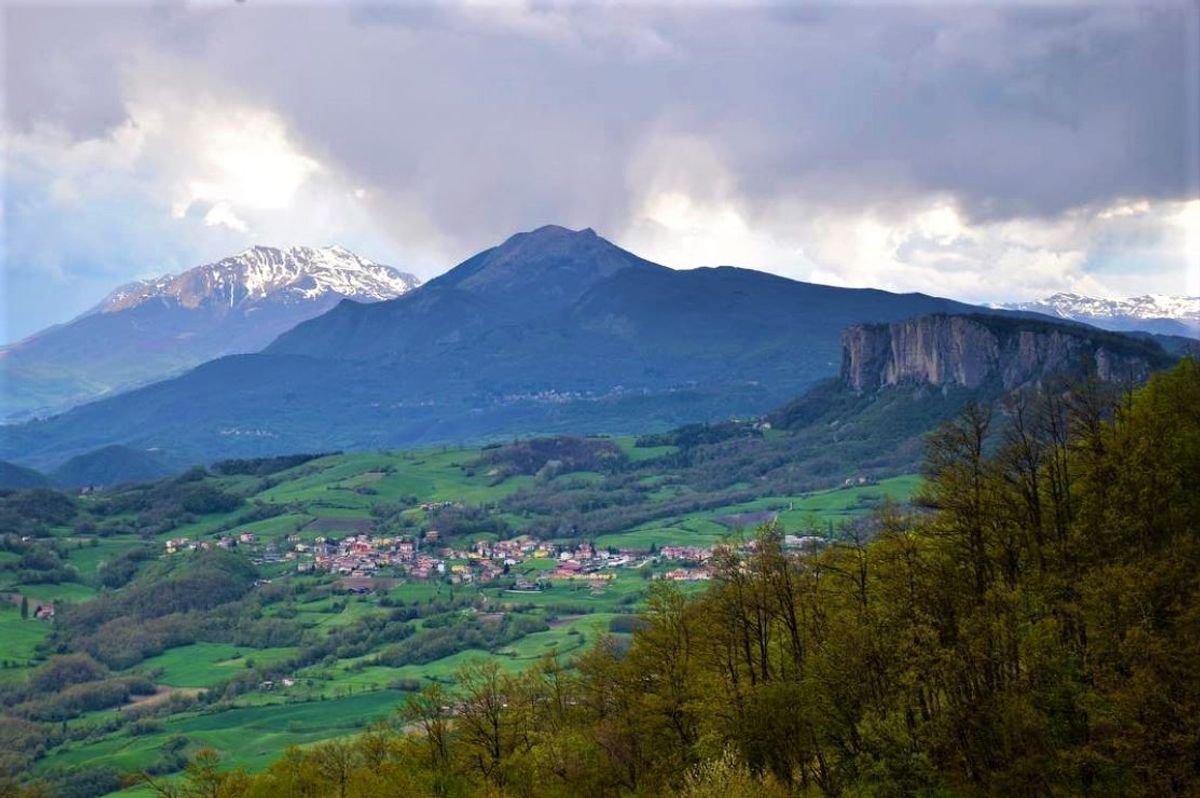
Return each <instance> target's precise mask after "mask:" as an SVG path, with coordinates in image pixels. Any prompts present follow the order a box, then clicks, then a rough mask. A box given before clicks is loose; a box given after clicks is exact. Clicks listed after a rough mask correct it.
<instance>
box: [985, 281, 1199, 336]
mask: <svg viewBox="0 0 1200 798" xmlns="http://www.w3.org/2000/svg"><path fill="white" fill-rule="evenodd" d="M996 307H999V308H1003V309H1006V310H1024V311H1031V312H1034V313H1041V314H1044V315H1047V316H1053V317H1057V318H1062V319H1071V320H1073V321H1079V322H1084V323H1087V324H1092V325H1094V326H1097V327H1101V328H1103V329H1107V330H1116V331H1122V332H1125V331H1133V330H1142V331H1145V332H1151V333H1159V334H1164V335H1183V336H1190V337H1196V336H1200V297H1188V296H1167V295H1165V294H1143V295H1141V296H1134V297H1128V298H1125V299H1108V298H1104V297H1091V296H1085V295H1083V294H1076V293H1072V292H1068V291H1060V292H1058V293H1056V294H1051V295H1050V296H1048V297H1045V298H1044V299H1038V300H1033V301H1027V302H1009V303H1004V304H1000V305H997V306H996Z"/></svg>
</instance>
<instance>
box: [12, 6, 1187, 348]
mask: <svg viewBox="0 0 1200 798" xmlns="http://www.w3.org/2000/svg"><path fill="white" fill-rule="evenodd" d="M3 13H4V21H5V23H6V34H5V45H6V46H5V48H4V50H5V54H4V58H5V67H6V71H7V77H6V81H5V90H6V97H5V100H6V103H5V113H6V120H5V129H6V140H7V142H9V147H8V152H9V156H8V161H9V163H8V165H7V167H6V176H5V188H6V190H7V195H8V196H7V199H6V208H5V217H6V218H5V221H6V235H7V237H8V239H9V246H8V247H7V250H8V251H7V252H6V259H7V262H6V264H5V271H6V272H8V273H9V274H10V275H16V277H12V276H10V282H13V281H15V284H16V286H17V290H18V291H21V292H23V293H28V292H34V293H36V291H35V289H34V288H33V287H31V286H32V283H31V281H35V280H37V279H41V278H42V276H46V279H51V280H57V281H59V283H60V284H62V285H67V284H69V285H70V286H71V289H70V291H68V292H67V293H68V294H69V295H70V296H71V297H74V299H72V301H73V302H74V303H75V305H79V304H82V303H83V302H84V301H85V300H84V298H83V297H84V295H85V294H88V293H89V292H90V294H91V296H92V299H93V300H94V299H98V298H99V296H100V295H102V294H103V293H105V291H106V290H107V288H108V287H110V286H109V285H101V283H105V282H106V281H110V280H111V281H116V279H117V278H118V277H121V276H128V275H127V273H130V272H138V273H141V272H146V271H152V270H156V269H160V268H162V267H164V266H165V265H180V266H182V265H190V264H192V263H194V262H199V261H200V260H202V259H204V258H209V257H219V256H221V255H224V254H227V253H228V251H230V250H232V249H236V248H239V247H240V246H244V245H245V244H247V243H251V242H253V241H263V242H267V243H305V242H311V243H329V242H334V241H336V242H338V243H342V244H344V245H346V246H348V247H351V248H356V249H363V250H364V254H366V255H368V256H371V257H375V258H377V259H381V260H385V261H389V262H393V263H396V264H397V265H400V266H403V267H406V268H410V269H413V270H415V271H417V272H419V273H422V274H423V275H424V276H430V275H431V274H433V273H436V272H437V271H439V270H441V269H444V268H446V267H448V266H450V265H452V264H453V263H455V262H457V261H458V260H460V259H462V258H464V257H466V256H468V255H470V254H472V253H473V252H475V251H477V250H478V249H481V248H483V247H485V246H488V245H491V244H493V243H495V242H496V241H498V240H502V239H503V238H504V237H506V236H507V235H509V234H510V233H512V232H513V231H515V230H520V229H528V228H531V227H534V226H537V225H540V224H543V223H546V222H558V223H563V224H568V225H572V226H577V227H582V226H592V227H595V228H596V229H598V230H600V231H601V232H602V233H606V234H608V235H609V236H610V237H612V238H614V240H616V241H617V242H618V243H620V244H622V245H625V246H628V247H630V248H633V249H635V250H642V251H643V254H646V255H647V256H650V257H654V258H657V259H659V260H663V261H665V262H667V263H668V264H670V265H675V266H692V265H702V264H714V263H735V264H738V265H745V266H752V267H757V268H768V269H771V270H774V271H779V272H780V273H785V274H789V275H791V276H796V277H800V278H805V279H814V280H835V281H840V282H843V283H847V284H856V285H860V284H866V283H875V284H880V285H883V286H885V287H889V288H893V289H897V290H926V291H932V292H935V293H943V294H955V295H958V296H962V297H963V298H970V299H1004V298H1008V297H1016V296H1025V295H1029V294H1031V293H1035V292H1041V291H1048V290H1058V289H1060V288H1065V287H1075V288H1076V289H1077V290H1090V291H1095V292H1098V293H1120V292H1127V291H1136V292H1141V291H1144V290H1161V291H1176V292H1178V291H1180V290H1184V289H1185V288H1186V287H1187V285H1188V283H1187V280H1188V279H1191V280H1192V282H1191V283H1190V285H1191V288H1188V289H1187V290H1191V291H1193V292H1195V291H1197V290H1200V288H1197V283H1198V282H1200V278H1198V277H1195V276H1193V277H1188V276H1187V275H1189V274H1195V273H1196V272H1197V271H1198V269H1200V267H1196V266H1195V265H1194V264H1195V262H1196V260H1197V258H1196V257H1195V255H1194V254H1193V255H1191V256H1189V254H1188V253H1189V252H1193V253H1194V246H1193V248H1192V250H1189V249H1188V246H1192V245H1189V244H1188V241H1189V239H1188V232H1187V231H1188V230H1194V229H1195V225H1194V223H1192V222H1190V221H1188V220H1190V219H1191V218H1192V217H1191V216H1188V214H1189V213H1191V211H1188V210H1187V208H1188V207H1191V206H1188V205H1187V204H1186V203H1188V202H1189V201H1193V200H1196V199H1198V198H1200V158H1198V157H1197V150H1198V149H1200V145H1198V144H1197V142H1200V112H1198V111H1197V104H1198V103H1200V100H1198V99H1197V98H1200V87H1198V86H1197V79H1198V78H1197V71H1198V70H1200V64H1198V62H1197V54H1196V49H1197V46H1196V44H1195V42H1196V40H1197V38H1198V37H1197V31H1198V27H1197V14H1198V12H1197V8H1196V6H1195V5H1194V4H1193V3H1189V2H1184V0H1179V2H1172V1H1171V0H1164V2H1159V3H1155V4H1149V5H1147V4H1133V3H1129V4H1124V3H1115V2H1114V3H1107V4H1095V5H1088V6H1079V5H1058V4H1046V5H1033V4H1018V5H1016V6H1011V5H1007V4H1004V5H1002V4H990V3H984V4H973V5H966V4H962V3H929V4H925V3H917V4H912V3H905V4H889V3H884V4H870V5H867V4H856V3H850V4H845V5H834V4H822V5H819V6H815V7H805V8H801V9H798V8H796V7H794V6H791V5H783V4H780V5H773V4H765V5H764V4H745V5H741V4H733V3H723V4H708V5H705V6H703V7H697V6H695V5H694V4H678V3H662V4H650V5H641V4H621V3H591V4H565V3H553V2H552V3H524V2H504V3H491V2H489V3H472V2H467V3H458V4H436V5H434V4H428V5H414V4H393V3H385V4H379V3H375V4H352V5H349V6H342V5H332V4H324V3H314V4H311V5H302V6H296V5H292V4H274V3H263V2H259V3H245V4H162V5H159V4H155V5H149V4H147V5H145V6H135V5H124V6H111V5H108V4H104V5H102V6H101V5H97V6H93V5H86V4H85V5H83V6H78V5H73V6H61V7H56V6H46V5H40V4H39V5H34V4H8V5H6V6H5V7H4V11H3ZM1181 209H1182V210H1181ZM1180 219H1182V220H1183V221H1180ZM314 239H319V240H316V241H314ZM1191 240H1194V235H1193V239H1191ZM1189 257H1190V260H1189ZM1189 263H1190V264H1193V265H1192V266H1191V267H1189ZM1189 268H1191V272H1189ZM12 293H14V292H12V291H10V292H9V294H10V295H11V294H12ZM21 304H22V305H27V306H28V308H27V309H26V308H22V309H21V311H20V312H21V314H22V318H23V319H24V320H23V321H21V322H20V323H19V324H10V327H12V328H13V329H22V330H28V329H31V328H32V327H33V326H40V325H39V324H38V323H37V322H36V320H35V319H36V317H38V315H39V314H40V316H41V317H42V318H43V319H44V321H50V320H52V319H53V318H60V317H61V316H62V314H64V313H66V312H67V311H66V309H56V308H54V307H51V306H48V305H43V306H39V305H38V303H37V302H29V303H25V302H22V303H21ZM56 314H57V316H56ZM10 315H11V314H10Z"/></svg>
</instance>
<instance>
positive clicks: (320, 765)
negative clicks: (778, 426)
mask: <svg viewBox="0 0 1200 798" xmlns="http://www.w3.org/2000/svg"><path fill="white" fill-rule="evenodd" d="M1001 413H1002V416H1001V415H1000V414H1001ZM989 441H992V442H993V443H992V444H991V445H989ZM926 477H927V481H926V488H925V490H924V493H923V496H922V499H923V503H924V505H925V508H926V509H925V510H924V511H920V512H915V513H912V514H901V513H899V512H896V511H894V510H893V511H884V512H882V513H881V514H880V516H879V518H878V520H877V523H876V526H877V530H876V533H875V535H874V536H873V537H872V539H871V540H869V541H867V540H865V539H864V540H859V541H854V540H851V541H849V542H845V543H839V544H837V545H834V546H832V547H830V548H828V549H826V550H825V551H823V552H821V553H819V554H813V555H807V556H794V555H791V554H789V553H787V552H785V551H784V550H783V548H782V545H781V542H782V541H781V537H782V536H781V532H780V530H778V529H773V528H766V529H763V530H761V531H760V533H759V535H758V537H757V540H756V546H755V547H754V548H753V549H751V550H750V553H749V554H747V555H745V556H742V555H739V554H737V553H735V552H733V551H732V550H730V551H726V552H725V553H724V554H722V556H721V557H720V561H719V563H718V565H717V575H716V578H715V579H714V581H713V583H712V585H711V587H710V589H709V590H707V591H706V592H705V593H704V594H703V595H702V596H700V597H699V598H696V599H689V598H686V597H685V596H683V595H681V594H680V593H678V592H676V591H675V590H673V589H672V588H670V587H669V586H666V585H665V583H659V584H658V585H656V587H655V589H654V590H653V591H652V593H651V596H650V598H649V605H648V606H649V609H648V610H647V612H646V613H645V616H644V623H643V624H642V625H640V626H639V628H637V629H636V630H635V632H634V634H633V635H632V637H631V638H629V642H628V644H626V645H621V644H618V641H617V640H616V639H607V640H604V641H602V642H601V643H600V644H599V645H598V646H596V647H595V648H594V649H593V650H591V651H590V652H589V653H587V654H586V655H584V656H583V657H582V658H581V659H580V660H579V661H578V662H577V663H575V667H574V668H572V669H567V668H564V667H563V666H562V665H561V664H559V663H557V662H555V661H553V660H547V661H546V662H544V663H542V664H541V665H540V666H539V667H537V668H534V669H532V670H530V671H528V672H526V673H523V674H517V675H509V674H507V673H505V672H504V671H503V670H502V669H501V668H500V667H499V666H498V665H497V664H496V663H495V662H491V663H485V664H480V665H474V666H469V667H467V668H465V669H464V670H463V671H462V672H461V673H460V674H459V689H458V692H456V693H453V694H451V693H448V692H446V691H445V690H444V689H443V688H442V687H440V686H436V685H435V686H432V687H428V688H426V689H425V690H424V691H423V692H422V693H420V694H419V695H417V696H415V697H414V698H413V699H412V700H410V701H409V702H408V704H407V705H406V706H405V707H404V709H403V711H402V713H401V714H400V715H399V716H398V718H397V719H396V723H395V724H392V725H391V726H389V727H380V728H378V729H374V730H372V731H371V732H370V733H368V734H366V735H363V736H362V737H360V738H358V739H356V740H353V741H332V742H328V743H325V744H323V745H320V746H315V747H312V748H307V749H304V750H292V751H289V752H288V753H287V754H286V755H285V756H284V757H283V758H281V759H280V760H279V761H277V762H276V763H275V764H273V765H272V766H271V767H270V768H269V769H268V770H267V771H266V772H264V773H262V774H259V775H255V776H251V775H247V774H246V773H243V772H241V771H237V770H228V769H223V768H221V767H220V766H219V762H218V758H217V757H216V755H215V754H213V753H212V752H204V753H203V754H202V755H201V756H199V757H198V758H197V759H196V760H194V761H193V763H192V764H191V765H190V766H189V769H188V773H187V774H186V776H185V778H184V779H182V780H181V781H179V782H177V783H175V784H173V785H160V791H161V792H162V793H163V794H175V795H181V796H190V795H221V796H227V797H228V798H240V797H242V796H246V797H248V796H297V797H298V796H306V797H313V798H315V797H317V796H339V798H346V797H347V796H366V795H386V794H392V795H414V796H426V795H427V796H471V795H488V796H528V797H529V798H536V797H540V796H596V797H597V798H600V797H601V796H619V795H638V796H650V795H681V796H694V797H697V798H698V797H699V796H723V797H727V796H816V795H828V796H908V795H913V796H969V797H972V798H974V797H975V796H978V797H979V798H983V797H984V796H996V797H997V798H999V797H1000V796H1035V797H1036V796H1046V797H1047V798H1049V797H1050V796H1065V795H1081V796H1096V797H1097V798H1100V797H1104V796H1114V797H1115V796H1132V797H1133V798H1139V797H1141V796H1145V797H1146V798H1150V797H1151V796H1155V797H1157V796H1189V795H1196V794H1198V792H1200V757H1198V756H1197V752H1198V751H1200V679H1197V677H1196V674H1197V673H1200V601H1198V600H1197V599H1198V597H1200V537H1198V529H1197V527H1198V526H1200V368H1198V367H1197V365H1196V363H1194V362H1192V361H1185V362H1183V363H1182V364H1181V365H1179V366H1178V367H1176V368H1175V369H1174V370H1172V371H1171V372H1169V373H1165V374H1162V375H1159V376H1157V377H1155V378H1154V379H1153V380H1152V381H1151V382H1150V383H1149V384H1148V385H1147V386H1145V387H1144V388H1143V389H1141V390H1140V391H1138V392H1137V393H1136V394H1135V395H1132V396H1125V397H1110V396H1107V395H1105V394H1104V392H1103V391H1101V390H1100V389H1099V388H1098V386H1095V385H1086V386H1082V387H1080V388H1077V389H1076V390H1074V391H1073V392H1071V393H1064V392H1062V391H1059V390H1055V389H1052V388H1050V387H1046V388H1045V389H1043V390H1041V391H1040V392H1038V393H1036V394H1030V395H1025V396H1021V397H1016V398H1015V399H1013V400H1011V401H1010V402H1008V403H1007V404H1006V406H1005V407H1004V408H1002V409H1000V410H998V411H997V414H996V415H993V414H991V413H989V412H987V411H985V410H983V409H981V408H977V407H968V408H967V410H966V411H965V412H964V413H963V415H962V416H961V417H960V418H959V419H957V420H956V421H955V422H953V423H951V424H948V425H946V426H945V427H943V428H942V429H941V430H939V431H938V432H937V433H936V434H935V435H933V436H932V437H931V439H930V441H929V452H928V457H927V461H926Z"/></svg>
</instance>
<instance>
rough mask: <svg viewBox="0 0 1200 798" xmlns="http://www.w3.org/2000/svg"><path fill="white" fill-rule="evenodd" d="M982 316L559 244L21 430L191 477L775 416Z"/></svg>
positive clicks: (463, 270) (52, 459) (63, 449)
mask: <svg viewBox="0 0 1200 798" xmlns="http://www.w3.org/2000/svg"><path fill="white" fill-rule="evenodd" d="M977 311H979V308H975V307H972V306H969V305H963V304H961V303H957V302H953V301H950V300H946V299H938V298H936V297H930V296H925V295H922V294H903V295H902V294H891V293H887V292H885V291H877V290H869V289H847V288H834V287H829V286H822V285H812V284H808V283H801V282H796V281H793V280H788V279H785V278H782V277H777V276H774V275H770V274H765V273H762V272H757V271H751V270H748V269H737V268H732V267H720V268H711V269H695V270H690V271H675V270H672V269H668V268H665V267H662V266H659V265H656V264H653V263H650V262H649V261H646V260H644V259H642V258H639V257H637V256H636V255H633V254H631V253H629V252H626V251H624V250H622V249H620V248H619V247H617V246H615V245H613V244H612V243H610V242H608V241H606V240H604V239H603V238H601V237H599V236H598V235H596V234H595V233H594V232H592V231H591V230H583V231H571V230H566V229H564V228H561V227H544V228H541V229H539V230H535V231H533V232H530V233H522V234H519V235H515V236H513V237H512V238H510V239H509V240H507V241H505V242H504V243H503V244H501V245H499V246H497V247H493V248H491V249H489V250H486V251H484V252H481V253H480V254H478V255H476V256H474V257H472V258H470V259H468V260H467V261H465V262H464V263H462V264H461V265H459V266H457V267H456V268H454V269H452V270H451V271H449V272H447V273H446V274H444V275H442V276H441V277H439V278H437V279H435V280H432V281H430V282H429V283H427V284H426V285H423V286H421V287H420V288H418V289H416V290H414V291H411V292H409V293H407V294H405V295H403V296H401V297H399V298H397V299H393V300H388V301H384V302H377V303H374V304H361V303H358V302H342V303H341V304H339V305H337V306H336V307H335V308H333V309H332V310H331V311H329V312H328V313H326V314H324V315H322V316H320V317H317V318H315V319H312V320H310V321H307V322H304V323H302V324H300V325H298V326H297V327H295V328H294V329H292V330H291V331H289V332H287V333H286V334H284V335H282V336H280V337H279V339H278V340H276V341H275V342H274V343H273V344H272V345H271V346H269V347H267V349H266V350H264V351H263V352H262V353H259V354H254V355H240V356H232V357H224V358H221V359H218V360H215V361H212V362H210V363H206V364H204V365H202V366H200V367H198V368H196V369H194V370H193V371H191V372H189V373H187V374H185V375H183V376H181V377H178V378H175V379H170V380H166V381H164V382H160V383H158V384H155V385H151V386H147V387H145V388H141V389H138V390H136V391H132V392H130V393H127V394H123V395H121V396H117V397H113V398H111V399H106V400H103V401H99V402H95V403H93V404H90V405H87V406H85V407H81V408H77V409H75V410H73V411H71V412H69V413H66V414H64V415H62V416H60V417H57V418H54V419H49V420H47V421H42V422H36V423H31V424H27V425H23V426H21V427H16V428H11V429H10V430H9V431H8V432H9V434H8V435H7V436H6V437H5V439H4V443H3V444H2V446H3V449H2V450H0V456H8V457H15V458H17V459H19V460H21V461H22V462H26V463H28V464H32V465H41V466H50V465H54V464H56V463H58V462H61V460H63V459H65V458H66V457H70V456H72V455H74V454H77V453H79V452H84V451H88V450H91V449H95V448H97V447H100V446H104V445H108V444H113V443H119V444H124V445H128V446H131V447H133V448H139V449H147V448H153V447H161V448H164V449H168V450H170V453H171V456H172V457H173V458H175V459H181V458H183V459H190V460H191V461H201V460H212V459H216V458H220V457H230V456H247V455H257V454H265V453H272V452H295V451H317V450H330V449H343V450H348V449H355V448H360V449H365V448H385V447H392V446H402V445H414V444H426V443H434V442H446V441H451V442H453V441H465V440H469V439H479V438H487V437H498V436H503V435H512V434H528V433H553V432H560V431H561V432H571V431H573V432H586V431H603V432H643V431H647V430H653V429H664V428H669V427H672V426H676V425H678V424H681V423H686V422H691V421H701V420H706V419H713V418H727V417H729V416H731V415H750V414H757V413H761V412H764V411H766V410H769V409H770V408H772V407H775V406H778V405H780V404H782V403H783V402H785V401H787V400H788V399H790V398H792V397H794V396H796V395H797V394H799V393H800V392H801V391H802V390H803V389H804V388H806V387H807V386H809V385H811V384H812V383H814V382H816V381H818V380H820V379H822V378H824V377H829V376H832V375H834V374H836V373H837V371H838V366H839V362H840V348H839V336H840V334H841V330H842V329H843V328H845V327H847V326H849V325H851V324H854V323H857V322H863V321H895V320H899V319H904V318H908V317H911V316H915V315H920V314H926V313H935V312H949V313H956V312H977Z"/></svg>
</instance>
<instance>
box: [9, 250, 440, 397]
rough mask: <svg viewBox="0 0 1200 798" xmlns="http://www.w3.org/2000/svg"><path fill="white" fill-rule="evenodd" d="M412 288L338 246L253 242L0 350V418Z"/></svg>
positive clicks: (253, 346)
mask: <svg viewBox="0 0 1200 798" xmlns="http://www.w3.org/2000/svg"><path fill="white" fill-rule="evenodd" d="M417 285H419V280H417V278H416V277H413V276H412V275H411V274H407V273H405V272H401V271H398V270H396V269H393V268H391V267H390V266H383V265H381V264H378V263H373V262H371V261H368V260H366V259H364V258H361V257H359V256H357V255H355V254H353V253H351V252H349V251H347V250H345V249H342V248H340V247H325V248H321V249H314V248H309V247H293V248H290V249H276V248H273V247H263V246H256V247H251V248H250V249H247V250H245V251H244V252H241V253H239V254H237V255H234V256H232V257H229V258H225V259H223V260H220V261H217V262H216V263H210V264H206V265H203V266H197V267H195V268H193V269H189V270H188V271H185V272H183V273H182V274H178V275H168V276H165V277H158V278H155V279H152V280H142V281H138V282H135V283H130V284H128V285H124V286H121V287H120V288H118V289H117V290H115V291H113V292H112V293H111V294H109V296H108V297H106V298H105V299H104V300H103V301H102V302H100V303H99V304H98V305H96V307H94V308H92V309H91V310H89V311H88V312H86V313H84V314H83V315H81V316H79V317H77V318H76V319H74V320H72V321H70V322H67V323H65V324H60V325H56V326H54V327H51V328H49V329H47V330H43V331H41V332H39V333H37V334H35V335H32V336H30V337H28V338H26V339H24V340H22V341H19V342H17V343H15V344H12V345H9V346H5V347H3V348H0V368H2V369H3V372H4V387H3V393H4V407H3V415H2V418H0V420H4V421H13V420H20V419H23V418H30V417H35V416H46V415H51V414H53V413H55V412H60V411H62V410H64V409H66V408H68V407H70V406H72V405H76V404H80V403H82V402H85V401H89V400H92V399H96V398H98V397H101V396H105V395H108V394H113V393H119V392H121V391H123V390H128V389H129V388H132V387H135V386H137V385H142V384H146V383H149V382H153V381H155V380H159V379H162V378H164V377H167V376H170V375H172V374H178V373H181V372H183V371H185V370H187V369H189V368H192V367H194V366H196V365H199V364H200V363H203V362H205V361H208V360H212V359H213V358H216V357H221V356H222V355H229V354H237V353H244V352H257V351H258V350H260V349H262V348H263V347H264V346H266V345H267V344H268V343H270V342H271V341H272V340H274V338H275V337H276V336H278V335H279V334H280V333H282V332H284V331H285V330H288V329H291V328H292V327H294V326H295V325H296V324H298V323H300V322H302V321H305V320H307V319H310V318H313V317H315V316H319V315H321V314H322V313H324V312H325V311H327V310H329V309H330V308H332V307H333V306H334V305H336V304H337V303H338V302H340V301H342V300H343V299H347V298H349V299H354V300H355V301H358V302H377V301H381V300H385V299H393V298H395V297H398V296H401V295H402V294H405V293H407V292H408V291H410V290H412V289H413V288H415V287H416V286H417Z"/></svg>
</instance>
